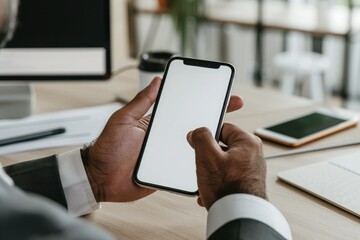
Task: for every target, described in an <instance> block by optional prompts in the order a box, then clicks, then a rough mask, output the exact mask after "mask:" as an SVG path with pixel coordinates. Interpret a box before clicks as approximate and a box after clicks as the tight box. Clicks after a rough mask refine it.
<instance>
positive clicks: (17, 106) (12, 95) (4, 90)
mask: <svg viewBox="0 0 360 240" xmlns="http://www.w3.org/2000/svg"><path fill="white" fill-rule="evenodd" d="M34 96H35V95H34V94H33V91H32V88H31V85H30V83H22V82H20V83H1V84H0V119H16V118H23V117H27V116H29V115H31V112H32V109H33V103H34Z"/></svg>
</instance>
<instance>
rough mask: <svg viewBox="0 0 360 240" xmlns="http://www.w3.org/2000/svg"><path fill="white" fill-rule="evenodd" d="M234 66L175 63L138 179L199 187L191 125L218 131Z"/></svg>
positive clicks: (174, 186) (176, 186)
mask: <svg viewBox="0 0 360 240" xmlns="http://www.w3.org/2000/svg"><path fill="white" fill-rule="evenodd" d="M231 77H232V69H231V68H230V67H229V66H226V65H221V66H220V67H219V68H217V69H214V68H206V67H199V66H194V65H185V64H184V63H183V60H182V59H176V60H173V61H172V62H171V65H170V67H169V69H168V73H167V76H166V80H165V82H164V86H163V89H162V92H161V97H160V100H159V102H158V106H157V109H156V112H155V114H154V116H153V118H154V119H153V124H152V126H151V129H150V132H149V136H148V139H147V142H146V146H145V149H144V151H143V155H142V158H141V163H140V167H139V169H138V174H137V178H138V180H140V181H142V182H144V183H150V184H152V185H157V186H162V187H166V188H172V189H175V190H182V191H186V192H191V193H193V192H196V191H197V190H198V187H197V178H196V166H195V152H194V150H193V149H192V148H191V146H190V145H189V143H188V142H187V140H186V136H187V134H188V133H189V132H190V131H191V130H195V129H196V128H199V127H207V128H209V129H210V130H211V132H212V134H213V136H215V134H216V131H217V127H218V125H219V124H220V123H221V121H222V119H221V115H222V110H223V107H224V105H225V104H227V102H225V99H226V96H227V91H228V89H229V85H230V83H231Z"/></svg>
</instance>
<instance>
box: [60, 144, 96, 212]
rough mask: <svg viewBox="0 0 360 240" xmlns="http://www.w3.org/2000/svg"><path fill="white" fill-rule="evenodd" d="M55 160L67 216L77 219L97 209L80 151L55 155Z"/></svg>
mask: <svg viewBox="0 0 360 240" xmlns="http://www.w3.org/2000/svg"><path fill="white" fill-rule="evenodd" d="M57 160H58V165H59V173H60V179H61V183H62V185H63V188H64V193H65V198H66V202H67V205H68V212H69V214H70V215H72V216H76V217H78V216H82V215H85V214H89V213H91V212H93V211H95V210H97V209H99V208H100V204H99V203H97V202H96V199H95V197H94V193H93V192H92V189H91V186H90V183H89V180H88V177H87V175H86V172H85V168H84V165H83V162H82V159H81V155H80V149H76V150H73V151H70V152H66V153H63V154H60V155H57Z"/></svg>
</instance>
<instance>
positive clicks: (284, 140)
mask: <svg viewBox="0 0 360 240" xmlns="http://www.w3.org/2000/svg"><path fill="white" fill-rule="evenodd" d="M312 113H320V114H323V115H327V116H330V117H336V118H340V119H343V120H345V121H344V122H342V123H340V124H337V125H334V126H332V127H329V128H326V129H324V130H322V131H319V132H316V133H313V134H310V135H307V136H305V137H302V138H293V137H290V136H287V135H284V134H281V133H278V132H274V131H271V130H269V129H266V128H270V127H273V126H276V125H279V124H283V123H286V122H289V121H292V120H296V119H299V118H302V117H304V116H306V115H309V114H312ZM358 121H359V117H358V116H356V115H353V114H349V113H345V112H340V111H335V110H330V109H326V108H321V109H317V110H314V111H311V112H307V113H304V114H302V115H298V116H296V117H292V118H288V119H286V120H284V121H280V122H276V123H273V124H270V125H267V126H265V127H262V128H258V129H256V130H255V132H254V133H255V134H256V135H257V136H259V137H261V138H264V139H267V140H270V141H274V142H277V143H280V144H284V145H287V146H291V147H297V146H300V145H303V144H305V143H308V142H311V141H314V140H316V139H319V138H322V137H324V136H327V135H330V134H333V133H336V132H338V131H341V130H343V129H346V128H349V127H352V126H355V125H356V124H357V123H358Z"/></svg>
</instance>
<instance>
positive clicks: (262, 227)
mask: <svg viewBox="0 0 360 240" xmlns="http://www.w3.org/2000/svg"><path fill="white" fill-rule="evenodd" d="M223 239H226V240H247V239H249V240H260V239H264V240H285V238H284V237H282V236H281V235H280V234H279V233H278V232H276V231H275V230H274V229H272V228H271V227H269V226H267V225H266V224H264V223H262V222H259V221H256V220H253V219H237V220H234V221H231V222H229V223H226V224H225V225H224V226H222V227H221V228H219V229H218V230H217V231H215V232H214V233H213V234H212V235H211V236H210V237H209V240H223Z"/></svg>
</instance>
